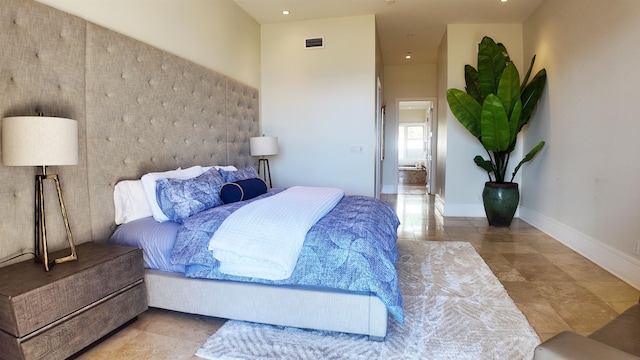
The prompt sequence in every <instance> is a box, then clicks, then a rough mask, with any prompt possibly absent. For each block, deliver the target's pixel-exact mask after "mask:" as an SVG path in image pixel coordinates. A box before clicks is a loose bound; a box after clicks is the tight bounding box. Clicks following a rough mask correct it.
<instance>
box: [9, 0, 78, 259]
mask: <svg viewBox="0 0 640 360" xmlns="http://www.w3.org/2000/svg"><path fill="white" fill-rule="evenodd" d="M1 4H2V6H1V7H0V48H1V49H2V51H1V53H0V56H1V60H0V117H7V116H20V115H36V114H38V113H44V115H47V116H60V117H68V118H72V119H75V120H77V121H78V136H79V141H78V143H79V144H78V145H79V148H78V151H79V156H78V162H79V163H78V165H76V166H59V167H51V168H49V169H48V170H49V173H57V174H59V176H60V181H61V183H62V192H63V195H64V200H65V206H66V209H67V212H68V215H69V222H70V225H71V231H72V233H73V236H74V239H75V240H76V242H77V243H82V242H85V241H88V240H90V239H91V229H90V226H91V223H90V216H89V200H88V189H87V166H86V161H87V157H86V148H85V137H84V131H85V102H84V99H85V97H84V59H85V31H86V30H85V29H86V22H85V21H84V20H82V19H80V18H77V17H74V16H72V15H69V14H66V13H64V12H62V11H58V10H55V9H52V8H50V7H48V6H45V5H41V4H39V3H37V2H33V1H26V0H2V1H1ZM38 171H39V170H38ZM35 174H36V168H35V167H5V166H0V183H1V184H2V186H0V202H2V206H0V218H1V219H2V220H3V221H2V224H0V259H3V258H7V257H8V256H10V255H14V254H17V253H19V252H20V251H21V249H30V250H31V251H32V250H33V236H34V235H33V233H34V230H33V229H34V226H35V225H34V216H33V212H34V196H35V195H34V176H35ZM47 183H48V182H47ZM45 193H46V195H47V197H46V198H45V204H46V206H47V212H46V214H47V216H46V218H47V237H48V240H49V241H48V243H49V245H50V247H51V248H53V249H59V248H62V247H66V246H68V245H67V243H66V234H65V232H64V226H63V223H62V216H61V214H60V207H59V205H58V199H57V196H53V195H54V194H55V187H54V186H53V184H47V185H46V188H45Z"/></svg>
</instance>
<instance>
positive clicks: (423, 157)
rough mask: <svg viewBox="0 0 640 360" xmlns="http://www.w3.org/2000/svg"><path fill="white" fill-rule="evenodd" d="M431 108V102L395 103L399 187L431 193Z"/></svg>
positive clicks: (432, 114)
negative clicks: (424, 190) (417, 187)
mask: <svg viewBox="0 0 640 360" xmlns="http://www.w3.org/2000/svg"><path fill="white" fill-rule="evenodd" d="M434 104H435V101H434V100H432V99H425V100H399V101H398V142H397V143H398V149H397V150H398V151H397V153H398V171H397V173H398V175H397V176H398V185H399V186H402V185H411V186H423V187H425V188H426V191H427V193H430V192H431V191H430V190H431V186H430V185H431V184H432V181H431V179H432V175H433V170H432V169H433V162H432V159H433V157H432V138H433V136H432V135H433V131H432V130H433V119H434Z"/></svg>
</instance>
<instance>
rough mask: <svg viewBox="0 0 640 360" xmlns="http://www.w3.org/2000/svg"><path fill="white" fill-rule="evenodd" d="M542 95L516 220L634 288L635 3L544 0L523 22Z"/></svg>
mask: <svg viewBox="0 0 640 360" xmlns="http://www.w3.org/2000/svg"><path fill="white" fill-rule="evenodd" d="M524 39H525V44H526V47H525V53H526V54H528V55H527V56H530V55H531V54H533V53H536V54H537V62H538V67H545V68H546V69H547V72H548V88H547V91H546V95H545V97H544V98H543V99H542V102H541V106H540V107H539V108H538V111H537V113H536V118H535V119H533V122H532V123H531V126H530V128H529V131H528V133H527V141H529V138H532V139H531V141H530V142H531V143H533V142H535V141H536V140H537V139H538V138H542V139H546V140H547V146H546V149H545V150H544V151H543V152H542V153H541V154H540V158H536V159H535V160H534V161H533V162H531V163H530V164H529V165H528V167H527V168H525V169H524V172H523V182H524V183H525V184H526V186H525V187H524V188H523V189H522V202H521V210H520V211H521V212H520V214H521V217H522V218H523V219H525V220H526V221H528V222H530V223H532V224H533V225H535V226H537V227H538V228H540V229H542V230H544V231H546V232H547V233H549V234H551V235H552V236H554V237H555V238H556V239H558V240H560V241H562V242H564V243H565V244H567V245H569V246H570V247H573V248H574V249H576V250H577V251H578V252H580V253H582V254H583V255H585V256H586V257H587V258H590V259H591V260H593V261H594V262H596V263H598V264H600V265H601V266H603V267H605V268H606V269H608V270H610V271H611V272H613V273H615V274H616V275H618V276H619V277H621V278H622V279H625V280H627V281H628V282H629V283H631V284H632V285H634V286H635V287H636V288H640V257H638V256H636V255H633V249H634V246H635V245H636V243H637V242H638V241H640V221H639V216H640V192H639V191H637V189H636V187H637V183H638V179H640V161H639V160H640V141H639V140H638V139H639V138H638V134H640V120H639V118H638V89H637V80H638V79H640V68H639V67H638V63H640V47H638V45H637V44H638V39H640V2H639V1H636V0H610V1H606V2H604V1H590V2H589V5H588V6H585V3H584V1H582V0H547V1H545V2H544V3H543V4H542V5H541V6H540V8H539V9H537V10H536V12H535V13H534V14H533V15H532V16H531V17H530V18H529V19H528V20H527V21H526V23H525V24H524Z"/></svg>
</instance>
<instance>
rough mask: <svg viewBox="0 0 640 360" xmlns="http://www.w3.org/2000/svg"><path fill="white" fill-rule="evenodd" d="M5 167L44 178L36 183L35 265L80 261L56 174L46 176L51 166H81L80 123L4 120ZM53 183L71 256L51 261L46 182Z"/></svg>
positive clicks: (47, 119) (24, 118)
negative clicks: (28, 169) (29, 169)
mask: <svg viewBox="0 0 640 360" xmlns="http://www.w3.org/2000/svg"><path fill="white" fill-rule="evenodd" d="M2 163H3V164H4V165H5V166H38V167H42V174H41V175H36V179H35V190H36V191H35V208H34V210H35V211H34V213H35V236H34V238H35V239H34V240H35V244H34V253H35V261H36V262H37V263H40V262H41V263H42V264H43V265H44V269H45V271H49V269H50V268H51V267H52V266H53V265H54V264H57V263H63V262H67V261H72V260H77V259H78V257H77V255H76V248H75V245H74V243H73V237H72V236H71V229H70V228H69V220H68V218H67V211H66V209H65V206H64V202H63V201H62V191H61V190H60V180H59V179H58V175H57V174H47V166H50V165H76V164H78V122H77V121H75V120H71V119H65V118H59V117H45V116H15V117H6V118H4V119H2ZM48 179H50V180H53V181H54V182H55V186H56V189H57V191H58V200H59V201H60V209H61V211H62V220H63V221H64V225H65V228H66V231H67V240H68V241H69V247H70V248H71V254H70V255H68V256H65V257H62V258H58V259H55V260H54V261H50V260H49V252H48V248H47V229H46V225H45V206H44V193H43V182H44V180H48Z"/></svg>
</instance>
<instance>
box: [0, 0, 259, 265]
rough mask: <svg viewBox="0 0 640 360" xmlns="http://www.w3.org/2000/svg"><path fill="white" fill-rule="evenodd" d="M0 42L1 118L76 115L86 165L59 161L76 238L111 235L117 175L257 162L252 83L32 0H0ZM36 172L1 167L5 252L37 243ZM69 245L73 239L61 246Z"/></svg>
mask: <svg viewBox="0 0 640 360" xmlns="http://www.w3.org/2000/svg"><path fill="white" fill-rule="evenodd" d="M0 46H1V48H2V49H3V52H2V54H1V58H2V61H1V62H0V94H1V95H2V96H0V110H1V112H2V114H0V115H2V117H5V116H19V115H34V114H35V113H38V112H44V113H45V115H48V116H63V117H70V118H73V119H75V120H78V123H79V135H78V136H79V143H80V145H79V152H80V153H79V164H78V165H77V166H68V167H58V168H56V169H55V172H57V173H58V174H59V175H60V178H61V182H62V187H63V193H64V196H65V205H66V207H67V211H68V213H69V220H70V223H71V228H72V232H73V234H74V239H75V241H76V243H82V242H85V241H89V240H94V241H105V240H106V238H107V237H108V236H109V235H110V234H111V232H112V231H113V230H114V228H115V225H114V207H113V187H114V185H115V183H116V182H117V181H119V180H123V179H136V178H140V176H141V175H143V174H144V173H146V172H150V171H161V170H169V169H175V168H177V167H188V166H192V165H227V164H232V165H236V166H239V167H244V166H248V165H253V166H255V165H256V162H257V160H255V158H252V157H251V156H250V155H249V137H251V136H257V135H258V134H259V121H258V113H259V111H258V90H257V89H255V88H252V87H249V86H247V85H244V84H241V83H239V82H237V81H235V80H233V79H231V78H229V77H227V76H224V75H222V74H219V73H217V72H215V71H212V70H210V69H206V68H204V67H202V66H199V65H196V64H193V63H191V62H189V61H186V60H184V59H181V58H179V57H177V56H175V55H172V54H169V53H167V52H164V51H161V50H159V49H157V48H154V47H151V46H149V45H146V44H143V43H141V42H139V41H136V40H133V39H131V38H127V37H126V36H123V35H121V34H118V33H116V32H114V31H111V30H108V29H105V28H103V27H100V26H98V25H95V24H93V23H90V22H87V21H85V20H83V19H80V18H77V17H75V16H72V15H69V14H66V13H64V12H62V11H59V10H56V9H53V8H50V7H48V6H45V5H42V4H40V3H37V2H34V1H31V0H2V8H0ZM35 171H36V169H35V168H33V169H32V168H19V167H4V166H2V167H0V182H2V184H3V186H1V187H0V196H1V199H0V200H1V201H2V202H3V204H4V205H3V206H2V207H0V216H1V217H2V219H3V220H4V221H3V222H2V223H1V224H0V259H2V258H5V257H7V256H9V255H12V254H14V253H17V252H19V251H21V250H22V249H29V248H32V247H33V244H32V242H33V231H32V229H33V226H34V225H33V221H34V220H33V191H34V190H33V186H32V182H33V175H34V174H35ZM56 201H57V200H56V198H55V197H48V198H47V199H46V202H47V204H49V203H51V204H55V202H56ZM49 212H51V215H49ZM56 212H58V213H59V209H56V208H55V206H54V207H53V208H52V209H50V210H49V209H48V210H47V214H48V215H47V217H48V218H47V229H48V234H50V236H49V237H50V239H54V238H58V237H60V238H62V237H63V234H64V232H63V230H62V226H61V224H56V220H58V219H57V218H58V217H59V215H57V214H56ZM50 244H51V242H50ZM62 246H64V239H62V240H61V241H59V242H58V246H56V244H55V243H54V244H53V246H52V247H53V248H56V247H62Z"/></svg>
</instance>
